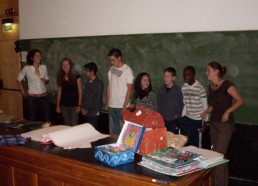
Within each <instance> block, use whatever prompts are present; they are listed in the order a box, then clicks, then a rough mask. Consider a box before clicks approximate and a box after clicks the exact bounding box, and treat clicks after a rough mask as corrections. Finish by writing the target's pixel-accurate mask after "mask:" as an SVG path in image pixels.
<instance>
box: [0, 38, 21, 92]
mask: <svg viewBox="0 0 258 186" xmlns="http://www.w3.org/2000/svg"><path fill="white" fill-rule="evenodd" d="M0 51H1V54H0V62H1V63H0V64H1V75H2V79H3V85H4V88H6V89H16V90H18V89H19V88H18V84H17V75H18V73H19V72H20V62H19V57H20V55H19V53H16V52H15V51H14V40H7V41H1V42H0Z"/></svg>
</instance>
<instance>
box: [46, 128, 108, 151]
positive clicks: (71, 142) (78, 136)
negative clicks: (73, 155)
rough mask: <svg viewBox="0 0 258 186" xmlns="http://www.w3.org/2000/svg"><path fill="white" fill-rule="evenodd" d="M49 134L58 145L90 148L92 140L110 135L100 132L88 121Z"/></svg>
mask: <svg viewBox="0 0 258 186" xmlns="http://www.w3.org/2000/svg"><path fill="white" fill-rule="evenodd" d="M47 136H48V138H49V139H51V140H52V141H53V143H54V144H55V145H56V146H59V147H64V148H65V149H73V148H89V147H91V144H90V143H91V142H93V141H97V140H99V139H102V138H106V137H108V136H109V135H106V134H101V133H99V132H98V131H97V130H96V129H95V128H94V127H93V126H92V125H91V124H89V123H86V124H81V125H77V126H74V127H70V128H67V129H63V130H59V131H55V132H50V133H48V134H47Z"/></svg>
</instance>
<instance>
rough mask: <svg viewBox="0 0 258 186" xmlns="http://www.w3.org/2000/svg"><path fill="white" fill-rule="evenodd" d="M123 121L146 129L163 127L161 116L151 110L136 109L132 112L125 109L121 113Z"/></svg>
mask: <svg viewBox="0 0 258 186" xmlns="http://www.w3.org/2000/svg"><path fill="white" fill-rule="evenodd" d="M122 119H123V120H126V121H131V122H134V123H137V124H139V125H143V126H145V127H146V128H162V127H164V126H165V123H164V120H163V118H162V116H161V115H160V114H159V113H158V112H156V111H153V110H150V109H146V108H143V107H136V108H135V110H134V111H131V110H130V109H126V110H125V111H124V112H123V116H122Z"/></svg>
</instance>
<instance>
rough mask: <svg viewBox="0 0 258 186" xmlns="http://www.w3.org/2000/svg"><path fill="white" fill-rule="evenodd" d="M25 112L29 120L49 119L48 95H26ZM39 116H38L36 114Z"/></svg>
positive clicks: (44, 120)
mask: <svg viewBox="0 0 258 186" xmlns="http://www.w3.org/2000/svg"><path fill="white" fill-rule="evenodd" d="M38 111H40V113H38ZM27 113H28V118H26V119H28V120H30V121H43V122H46V121H50V111H49V103H48V97H47V96H44V97H32V96H28V97H27ZM39 115H40V116H41V117H40V118H38V117H37V116H39Z"/></svg>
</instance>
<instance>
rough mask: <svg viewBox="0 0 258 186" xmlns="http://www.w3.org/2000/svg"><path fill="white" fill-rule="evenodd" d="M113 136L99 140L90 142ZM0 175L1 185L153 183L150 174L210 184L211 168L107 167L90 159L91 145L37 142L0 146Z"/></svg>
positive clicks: (180, 182) (181, 182) (197, 184)
mask: <svg viewBox="0 0 258 186" xmlns="http://www.w3.org/2000/svg"><path fill="white" fill-rule="evenodd" d="M12 133H13V132H12ZM114 140H115V139H114V138H107V139H103V140H99V141H97V142H95V143H93V146H95V145H100V144H106V143H110V142H113V141H114ZM0 175H1V176H0V185H1V186H23V185H24V186H41V185H42V186H52V185H53V186H55V185H56V186H81V185H123V186H124V185H142V186H143V185H144V186H148V185H157V184H155V183H152V182H151V180H152V179H153V178H155V179H160V180H165V181H169V182H170V183H169V185H183V186H186V185H193V186H210V185H211V170H203V171H199V172H196V173H193V174H190V175H186V176H183V177H180V178H176V177H172V176H166V175H163V174H159V173H156V172H153V171H151V170H148V169H146V168H144V167H141V166H138V165H136V164H134V163H129V164H125V165H120V166H117V167H114V168H110V167H108V166H107V165H105V164H103V163H101V162H99V161H97V160H95V159H94V154H93V149H73V150H63V149H62V148H60V147H56V146H54V145H50V146H49V145H42V144H40V143H38V142H28V143H26V145H24V146H10V147H3V146H2V147H0Z"/></svg>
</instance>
